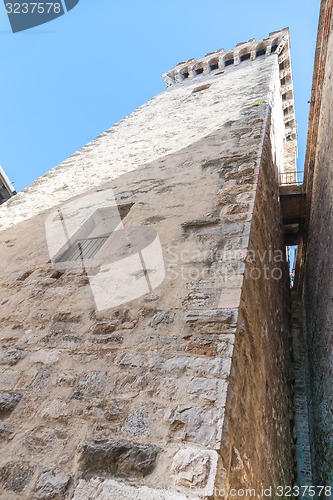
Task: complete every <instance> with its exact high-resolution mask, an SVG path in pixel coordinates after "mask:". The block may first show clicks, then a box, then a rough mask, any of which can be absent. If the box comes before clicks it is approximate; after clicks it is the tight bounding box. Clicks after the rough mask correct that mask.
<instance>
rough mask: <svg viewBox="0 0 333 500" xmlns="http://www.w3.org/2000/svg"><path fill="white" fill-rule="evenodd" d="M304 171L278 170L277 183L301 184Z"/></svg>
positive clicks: (282, 184)
mask: <svg viewBox="0 0 333 500" xmlns="http://www.w3.org/2000/svg"><path fill="white" fill-rule="evenodd" d="M303 177H304V172H303V171H298V172H280V173H279V184H280V186H290V185H292V184H294V185H296V186H300V185H301V184H303Z"/></svg>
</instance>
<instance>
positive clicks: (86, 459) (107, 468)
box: [80, 441, 159, 477]
mask: <svg viewBox="0 0 333 500" xmlns="http://www.w3.org/2000/svg"><path fill="white" fill-rule="evenodd" d="M158 452H159V449H158V447H157V446H153V445H144V444H140V443H135V442H133V441H101V442H98V441H88V442H86V443H84V444H83V447H82V453H81V457H80V464H81V470H82V472H83V474H84V476H89V475H93V474H99V475H102V476H103V475H105V474H107V475H112V476H121V477H145V476H147V475H148V474H151V472H152V471H153V470H154V468H155V464H156V459H157V455H158Z"/></svg>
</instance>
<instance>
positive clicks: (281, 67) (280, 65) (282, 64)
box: [279, 62, 284, 70]
mask: <svg viewBox="0 0 333 500" xmlns="http://www.w3.org/2000/svg"><path fill="white" fill-rule="evenodd" d="M279 69H280V70H281V69H284V62H282V63H281V64H279Z"/></svg>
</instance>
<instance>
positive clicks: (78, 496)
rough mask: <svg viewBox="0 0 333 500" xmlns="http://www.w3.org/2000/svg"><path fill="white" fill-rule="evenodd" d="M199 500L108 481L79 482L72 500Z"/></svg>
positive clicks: (176, 493)
mask: <svg viewBox="0 0 333 500" xmlns="http://www.w3.org/2000/svg"><path fill="white" fill-rule="evenodd" d="M189 498H191V500H199V497H198V496H192V495H191V497H188V496H187V495H184V494H183V493H179V492H178V491H175V490H162V489H155V488H147V487H146V486H142V487H141V488H135V487H133V486H129V485H127V484H123V483H120V482H118V481H114V480H111V479H108V480H106V481H101V480H99V479H91V480H90V481H82V480H81V481H79V483H78V485H77V487H76V489H75V493H74V497H73V500H111V499H112V500H188V499H189Z"/></svg>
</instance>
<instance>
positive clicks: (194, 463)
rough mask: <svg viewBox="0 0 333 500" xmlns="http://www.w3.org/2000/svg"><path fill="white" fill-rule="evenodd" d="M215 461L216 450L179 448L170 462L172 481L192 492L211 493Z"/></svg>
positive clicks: (216, 460) (216, 457)
mask: <svg viewBox="0 0 333 500" xmlns="http://www.w3.org/2000/svg"><path fill="white" fill-rule="evenodd" d="M217 462H218V454H217V452H216V451H210V450H201V449H198V448H184V449H181V450H179V452H178V453H177V454H176V455H175V457H174V460H173V463H172V476H173V480H174V483H175V484H176V485H177V486H182V487H184V488H187V489H189V490H190V491H191V492H192V493H196V494H199V495H204V496H210V495H213V493H214V484H215V475H216V471H217Z"/></svg>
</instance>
